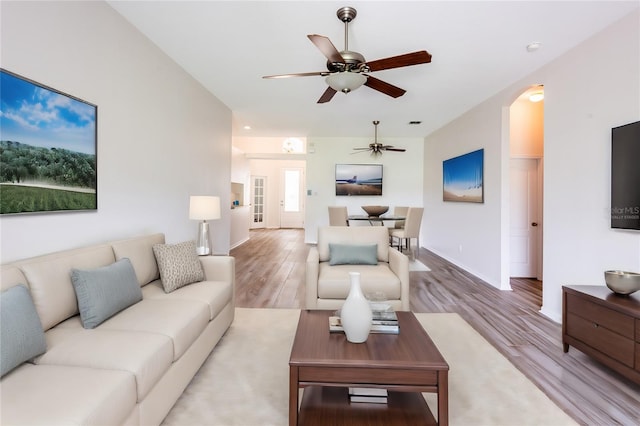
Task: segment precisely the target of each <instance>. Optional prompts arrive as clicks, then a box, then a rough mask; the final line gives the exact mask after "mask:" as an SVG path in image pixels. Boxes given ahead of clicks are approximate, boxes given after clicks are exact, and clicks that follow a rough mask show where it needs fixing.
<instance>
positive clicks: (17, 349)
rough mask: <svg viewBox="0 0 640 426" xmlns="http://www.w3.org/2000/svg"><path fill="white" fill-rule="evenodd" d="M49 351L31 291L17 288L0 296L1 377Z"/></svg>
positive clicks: (23, 287)
mask: <svg viewBox="0 0 640 426" xmlns="http://www.w3.org/2000/svg"><path fill="white" fill-rule="evenodd" d="M46 350H47V343H46V341H45V338H44V330H43V329H42V324H41V323H40V318H38V313H37V312H36V307H35V305H34V304H33V300H32V299H31V295H30V294H29V290H27V288H26V287H25V286H23V285H18V286H15V287H11V288H9V289H7V290H5V291H3V292H2V293H0V369H1V370H2V371H1V374H0V376H4V375H5V374H6V373H8V372H9V371H11V370H13V369H14V368H16V367H17V366H18V365H20V364H22V363H23V362H25V361H28V360H30V359H32V358H34V357H36V356H38V355H40V354H42V353H44V352H45V351H46Z"/></svg>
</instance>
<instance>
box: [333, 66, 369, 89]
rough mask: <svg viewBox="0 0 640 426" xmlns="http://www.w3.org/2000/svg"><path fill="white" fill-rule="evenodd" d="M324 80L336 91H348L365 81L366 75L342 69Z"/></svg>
mask: <svg viewBox="0 0 640 426" xmlns="http://www.w3.org/2000/svg"><path fill="white" fill-rule="evenodd" d="M325 81H326V82H327V84H328V85H329V87H331V88H332V89H333V90H335V91H336V92H342V93H349V92H352V91H354V90H356V89H357V88H359V87H360V86H362V85H363V84H365V83H366V82H367V77H366V76H364V75H362V74H359V73H355V72H349V71H342V72H337V73H334V74H331V75H330V76H328V77H327V78H326V79H325Z"/></svg>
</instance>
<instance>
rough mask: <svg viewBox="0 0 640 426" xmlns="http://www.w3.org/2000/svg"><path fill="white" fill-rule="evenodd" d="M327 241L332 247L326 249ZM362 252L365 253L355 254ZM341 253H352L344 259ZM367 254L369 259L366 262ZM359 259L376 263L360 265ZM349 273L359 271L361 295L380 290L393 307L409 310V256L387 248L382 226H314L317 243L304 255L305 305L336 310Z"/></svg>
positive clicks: (387, 238) (347, 291)
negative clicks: (316, 230)
mask: <svg viewBox="0 0 640 426" xmlns="http://www.w3.org/2000/svg"><path fill="white" fill-rule="evenodd" d="M330 244H331V245H334V246H333V247H332V248H333V250H330ZM371 245H376V246H377V248H376V249H375V250H376V251H377V253H375V252H374V253H373V254H371V250H370V247H371ZM366 246H369V247H368V248H367V247H366ZM365 248H366V250H363V249H365ZM365 251H366V252H368V254H366V255H363V256H360V255H359V254H360V253H364V252H365ZM345 252H348V253H350V254H352V256H347V258H345V257H344V253H345ZM376 254H377V256H376ZM332 255H333V259H332V258H331V256H332ZM371 256H373V257H374V259H373V262H368V260H369V259H370V257H371ZM339 257H342V259H340V258H339ZM349 257H350V258H349ZM358 258H360V260H359V259H358ZM361 259H364V261H363V262H364V263H375V262H377V264H362V263H360V261H361ZM343 262H354V263H350V264H342V263H343ZM331 263H340V264H334V265H332V264H331ZM349 272H360V275H361V279H360V284H361V287H362V292H363V293H364V294H365V295H367V294H369V293H374V292H381V293H384V294H385V296H386V299H387V301H389V302H390V303H391V305H392V306H393V308H394V309H395V310H399V311H408V310H409V258H408V257H407V256H405V255H404V254H402V253H400V252H399V251H398V250H396V249H395V248H393V247H389V233H388V230H387V228H386V227H384V226H357V227H353V226H350V227H346V226H328V227H323V228H319V229H318V244H317V246H316V247H311V249H310V250H309V255H308V256H307V265H306V296H305V302H306V303H305V305H306V308H307V309H339V308H340V307H341V306H342V304H343V303H344V301H345V299H346V298H347V295H348V294H349V289H350V285H351V284H350V281H349Z"/></svg>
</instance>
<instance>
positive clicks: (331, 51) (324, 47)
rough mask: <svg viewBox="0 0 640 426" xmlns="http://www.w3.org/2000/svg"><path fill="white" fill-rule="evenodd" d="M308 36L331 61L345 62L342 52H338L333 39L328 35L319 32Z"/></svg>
mask: <svg viewBox="0 0 640 426" xmlns="http://www.w3.org/2000/svg"><path fill="white" fill-rule="evenodd" d="M307 37H309V40H311V42H312V43H313V44H315V45H316V47H317V48H318V49H320V51H321V52H322V54H323V55H324V56H326V57H327V59H328V60H329V62H340V63H344V58H343V57H342V55H341V54H340V52H338V49H336V47H335V46H334V45H333V43H331V40H329V38H328V37H325V36H321V35H318V34H309V35H308V36H307Z"/></svg>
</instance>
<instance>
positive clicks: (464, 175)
mask: <svg viewBox="0 0 640 426" xmlns="http://www.w3.org/2000/svg"><path fill="white" fill-rule="evenodd" d="M483 179H484V149H479V150H477V151H473V152H470V153H468V154H464V155H461V156H459V157H454V158H450V159H448V160H445V161H443V162H442V186H443V188H442V200H443V201H460V202H467V203H483V202H484V185H483Z"/></svg>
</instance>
